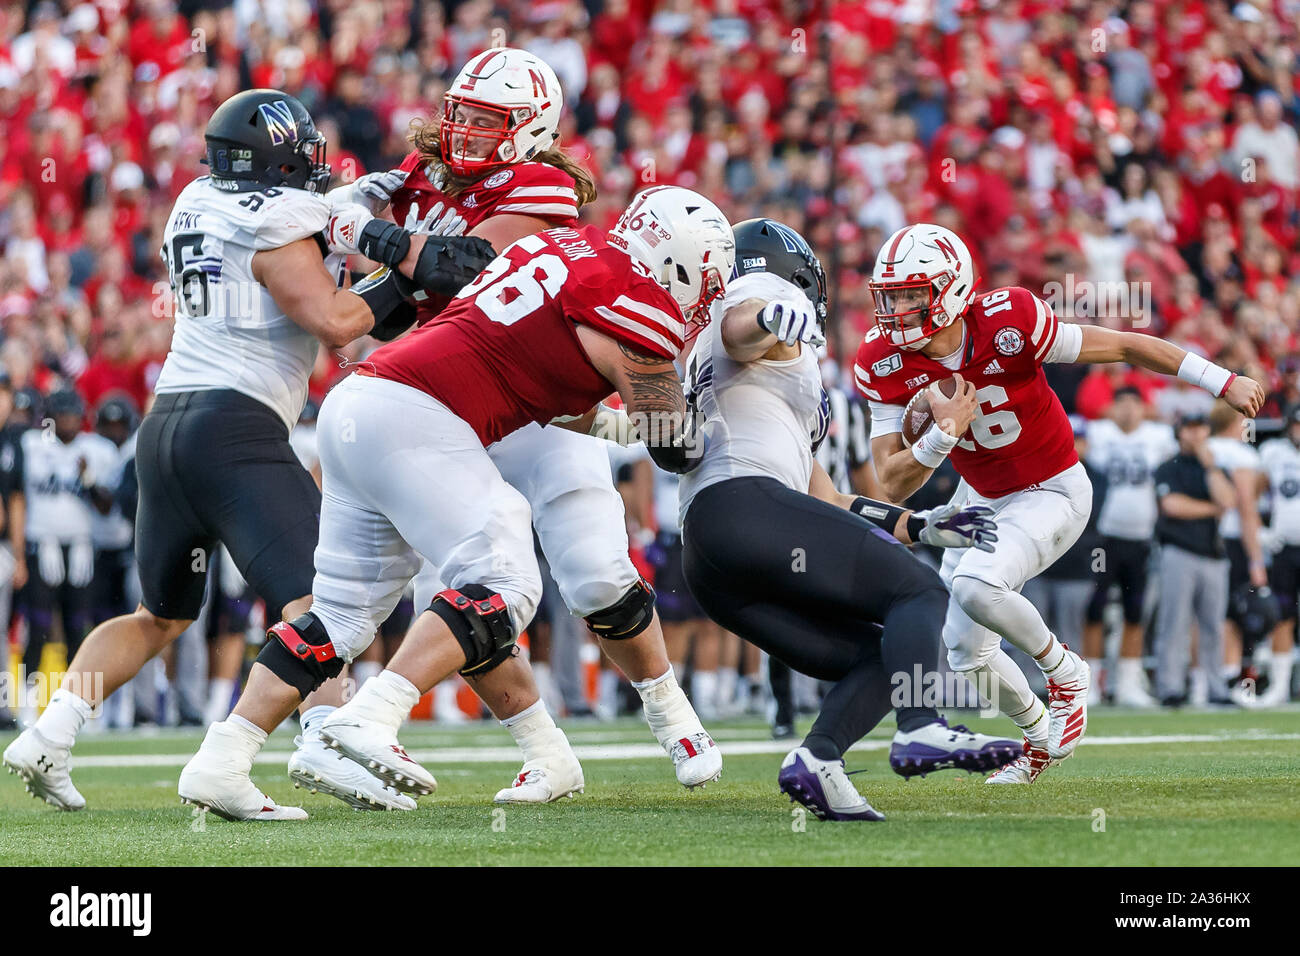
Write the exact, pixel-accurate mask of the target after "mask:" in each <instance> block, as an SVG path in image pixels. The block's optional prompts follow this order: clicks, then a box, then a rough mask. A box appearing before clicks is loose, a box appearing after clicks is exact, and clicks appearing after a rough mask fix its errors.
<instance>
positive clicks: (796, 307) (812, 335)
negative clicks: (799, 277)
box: [758, 299, 826, 345]
mask: <svg viewBox="0 0 1300 956" xmlns="http://www.w3.org/2000/svg"><path fill="white" fill-rule="evenodd" d="M758 324H759V326H760V327H761V328H762V329H764V330H766V331H768V332H771V333H772V334H773V335H775V336H776V337H777V339H778V340H779V341H781V342H782V343H784V344H786V345H794V343H796V342H807V343H809V344H810V345H825V344H826V336H824V335H823V334H822V332H821V329H819V328H818V327H817V313H816V311H815V309H814V307H813V304H812V303H811V302H809V301H808V300H807V299H803V300H795V299H787V300H783V301H777V302H769V303H768V304H767V305H765V306H763V311H762V312H760V313H758Z"/></svg>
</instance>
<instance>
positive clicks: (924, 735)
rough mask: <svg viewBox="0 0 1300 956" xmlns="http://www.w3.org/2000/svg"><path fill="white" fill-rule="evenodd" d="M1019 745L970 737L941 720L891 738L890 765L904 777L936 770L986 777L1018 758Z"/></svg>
mask: <svg viewBox="0 0 1300 956" xmlns="http://www.w3.org/2000/svg"><path fill="white" fill-rule="evenodd" d="M1023 752H1024V751H1023V748H1022V746H1021V744H1020V742H1019V741H1016V740H1004V739H1003V738H1001V737H989V736H987V735H985V734H976V733H972V732H971V731H970V730H969V729H968V728H966V727H963V726H962V725H961V724H956V725H955V726H952V727H949V726H948V722H947V721H946V720H944V719H943V718H942V717H940V718H939V719H938V720H936V721H934V722H933V723H929V724H926V725H925V726H924V727H918V728H917V729H916V730H913V731H910V732H908V733H903V732H902V731H901V730H900V731H898V733H896V734H894V744H893V746H892V747H890V748H889V765H890V766H891V767H893V768H894V773H896V774H898V775H900V776H903V777H915V776H916V775H918V774H919V775H921V776H922V777H924V776H925V775H926V774H927V773H934V771H936V770H950V769H951V770H968V771H970V772H971V773H988V772H989V771H990V770H997V769H998V768H999V767H1004V766H1006V765H1007V764H1009V763H1011V762H1012V761H1014V760H1015V759H1016V758H1018V757H1020V756H1021V754H1022V753H1023Z"/></svg>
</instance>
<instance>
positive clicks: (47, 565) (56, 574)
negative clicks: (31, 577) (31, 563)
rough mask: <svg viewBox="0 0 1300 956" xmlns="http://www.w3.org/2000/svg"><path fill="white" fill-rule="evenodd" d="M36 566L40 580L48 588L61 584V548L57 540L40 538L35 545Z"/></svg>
mask: <svg viewBox="0 0 1300 956" xmlns="http://www.w3.org/2000/svg"><path fill="white" fill-rule="evenodd" d="M36 565H37V569H38V570H39V571H40V573H41V580H42V581H44V582H45V583H46V584H48V585H49V586H50V587H52V588H56V587H58V586H59V585H60V584H62V583H63V547H62V546H61V545H60V544H59V539H58V538H42V539H41V541H40V543H39V544H37V545H36Z"/></svg>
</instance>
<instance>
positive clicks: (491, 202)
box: [391, 153, 578, 323]
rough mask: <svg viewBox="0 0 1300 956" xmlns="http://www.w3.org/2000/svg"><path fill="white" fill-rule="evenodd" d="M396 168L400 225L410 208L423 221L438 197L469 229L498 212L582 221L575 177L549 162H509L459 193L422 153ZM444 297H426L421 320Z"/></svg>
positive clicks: (572, 223) (551, 221)
mask: <svg viewBox="0 0 1300 956" xmlns="http://www.w3.org/2000/svg"><path fill="white" fill-rule="evenodd" d="M398 168H399V169H400V170H402V171H403V172H405V173H406V183H405V184H404V185H402V186H401V187H400V188H398V189H397V191H396V192H394V193H393V199H392V203H391V208H392V210H393V218H394V219H395V220H396V221H397V224H398V225H399V226H400V225H403V224H405V223H409V222H411V221H412V219H411V218H410V216H411V212H412V210H414V211H415V217H414V221H420V220H422V219H424V217H425V216H426V215H427V214H428V212H429V210H430V209H431V208H432V207H434V206H436V205H438V204H439V203H441V204H442V208H443V210H444V211H446V210H448V209H455V210H456V214H457V215H459V216H460V217H461V218H462V219H464V220H465V233H466V234H468V233H469V232H470V231H471V230H472V229H473V228H474V227H475V226H477V225H478V224H479V223H481V222H483V220H485V219H490V218H491V217H492V216H495V215H496V214H497V213H515V214H517V215H520V216H535V217H537V218H538V219H543V220H545V221H546V222H547V223H549V224H550V225H552V226H576V225H577V224H578V194H577V192H576V191H575V190H574V188H573V177H572V176H570V175H569V174H568V173H566V172H565V171H564V170H562V169H558V168H557V167H555V166H550V165H548V164H546V163H518V164H517V165H514V166H507V167H506V168H505V169H499V170H497V171H496V172H493V173H489V174H488V175H487V176H484V177H483V178H482V179H481V180H479V181H478V182H477V183H476V184H475V185H474V187H473V188H472V189H467V190H466V191H465V192H463V193H461V194H460V195H459V196H455V197H452V196H448V195H447V194H446V193H445V192H443V191H442V190H441V189H439V188H438V187H437V186H435V185H434V184H433V182H432V181H431V180H430V178H429V177H430V176H435V177H436V174H435V173H434V170H433V169H432V168H431V166H430V164H428V163H425V162H423V161H421V159H420V154H419V153H411V154H410V155H409V156H407V157H406V159H404V160H403V161H402V165H401V166H399V167H398ZM438 215H439V216H441V215H442V213H438ZM445 303H446V300H445V299H444V298H443V297H442V296H431V297H430V298H428V299H425V300H424V301H422V302H421V303H420V306H419V311H418V314H419V319H420V322H422V323H423V322H427V321H428V320H429V319H431V318H433V317H434V316H435V315H437V314H438V313H439V312H440V311H441V309H442V307H443V305H444V304H445Z"/></svg>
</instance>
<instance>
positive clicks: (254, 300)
mask: <svg viewBox="0 0 1300 956" xmlns="http://www.w3.org/2000/svg"><path fill="white" fill-rule="evenodd" d="M205 139H206V143H207V156H206V159H205V160H204V162H205V163H206V164H207V165H208V167H209V173H210V175H208V176H203V177H201V178H199V179H196V180H194V181H193V182H192V183H190V184H189V185H188V186H186V187H185V189H184V190H182V192H181V194H180V196H179V197H177V200H176V204H175V206H174V207H173V209H172V213H171V217H170V218H169V220H168V222H167V228H166V230H165V232H164V240H163V241H164V245H163V249H162V256H163V259H164V261H165V262H166V264H167V269H168V272H169V273H170V278H171V287H172V292H173V295H174V301H175V312H176V327H175V331H174V333H173V337H172V346H171V351H170V352H169V354H168V356H167V359H166V362H165V363H164V365H163V369H162V372H161V373H160V375H159V378H158V383H157V386H156V389H155V391H156V395H155V399H154V402H153V405H152V408H151V409H150V411H149V414H148V415H146V417H145V419H144V421H143V422H142V423H141V426H140V430H139V434H138V438H137V449H136V470H137V474H138V478H139V507H138V511H137V515H136V548H137V558H138V561H139V570H140V586H141V595H142V597H141V602H140V606H139V607H138V608H137V609H136V610H135V612H134V613H132V614H128V615H124V616H122V617H117V618H114V619H113V620H110V621H107V622H105V623H104V624H101V625H100V626H99V627H97V628H95V630H94V631H92V632H91V634H90V635H89V636H88V637H87V639H86V641H85V643H84V644H83V645H82V648H81V650H80V651H79V652H78V653H77V655H76V657H75V658H74V659H73V661H72V663H71V665H70V666H69V672H70V673H69V679H68V680H67V681H65V683H64V685H63V687H61V688H60V689H59V690H58V691H57V692H56V693H55V695H54V696H53V698H52V700H51V702H50V705H49V706H48V707H47V708H46V710H45V712H44V713H43V714H42V715H41V717H40V720H39V721H38V722H37V723H36V725H35V726H34V727H31V728H29V729H28V730H26V731H25V732H24V733H23V734H22V735H21V736H20V737H18V739H17V740H15V741H14V742H13V743H12V744H10V745H9V747H8V748H7V749H6V750H5V752H4V758H3V759H4V762H5V764H6V765H7V766H8V767H9V768H10V769H11V770H14V771H15V772H17V773H18V774H20V775H21V776H22V777H23V779H24V780H25V781H26V783H27V786H28V788H29V789H30V790H31V791H32V792H33V793H34V794H35V795H36V796H38V797H41V798H43V799H45V800H46V801H47V802H48V803H51V804H53V805H54V806H56V807H58V808H60V809H63V810H79V809H81V808H82V807H84V806H85V800H84V798H83V797H82V796H81V794H80V793H78V792H77V789H76V787H75V786H73V783H72V778H71V776H70V774H69V770H68V754H69V750H70V749H71V747H72V745H73V743H74V742H75V740H76V736H77V733H78V732H79V731H80V729H81V727H82V726H83V724H84V723H85V721H86V719H87V718H88V717H89V716H91V713H92V710H93V708H94V707H96V706H98V705H99V704H100V703H101V702H102V700H103V698H104V696H106V695H108V694H111V693H112V692H113V691H114V690H116V689H117V688H118V687H120V686H121V685H122V684H123V683H125V682H126V681H127V680H129V679H130V678H131V677H132V676H134V675H135V674H136V672H137V671H139V670H140V668H141V667H142V666H143V665H144V664H145V662H146V661H148V660H149V659H150V658H152V657H153V656H154V655H155V654H157V653H158V652H159V651H161V650H162V649H163V648H164V647H166V646H167V645H168V644H170V643H171V642H172V641H174V640H175V639H176V637H177V636H179V635H180V633H181V632H182V631H184V630H185V628H186V627H188V626H189V624H190V623H191V622H192V621H193V620H194V618H195V617H197V616H198V612H199V608H200V606H201V604H202V601H203V592H204V585H205V579H206V574H207V567H208V564H209V562H210V560H211V559H212V558H214V557H215V555H216V547H217V544H218V543H219V542H220V543H224V544H225V545H226V546H227V548H229V550H230V554H231V556H232V557H233V558H234V561H235V564H236V566H237V567H238V568H239V570H240V572H241V573H242V574H243V576H244V577H245V578H246V579H247V580H248V582H249V583H250V584H252V585H253V587H254V588H255V589H256V591H257V592H258V593H259V594H260V595H261V596H262V598H263V600H264V601H265V602H266V605H267V616H268V617H270V618H271V619H272V620H275V619H277V618H280V617H287V618H293V617H295V616H297V615H298V614H300V613H302V612H303V611H305V610H306V609H307V607H308V606H309V605H310V601H311V597H310V595H311V583H312V574H313V564H312V555H313V552H314V550H315V546H316V539H317V527H318V522H319V515H320V501H321V496H320V492H319V491H318V490H317V488H316V485H315V483H314V482H313V481H312V479H311V476H310V475H308V473H307V472H306V471H305V470H304V469H303V467H302V465H301V464H299V462H298V460H297V458H296V457H295V456H294V453H293V449H292V448H291V447H290V445H289V441H288V436H289V429H290V427H291V426H292V425H293V423H294V422H295V421H296V420H297V418H298V413H299V410H300V409H301V408H302V405H303V402H304V400H305V399H306V397H307V380H308V377H309V376H310V374H311V370H312V366H313V364H314V362H315V359H316V352H317V349H318V348H319V345H320V344H321V343H323V344H324V345H325V346H326V347H328V348H331V349H333V348H340V347H342V346H343V345H345V344H346V343H348V342H350V341H352V340H353V339H355V338H357V337H359V336H361V335H365V334H367V333H369V334H371V335H373V336H375V337H376V338H380V339H386V338H393V337H395V336H396V335H398V334H400V333H401V332H402V331H405V329H406V328H408V327H409V326H410V324H411V323H412V322H413V321H414V310H413V308H412V307H410V306H409V305H407V304H406V302H405V300H404V298H403V295H402V293H401V292H400V291H398V284H399V280H398V278H397V275H396V271H395V270H396V269H397V267H399V266H400V268H401V269H402V271H403V272H404V273H405V274H407V275H408V276H412V277H415V278H416V279H417V281H418V282H419V284H420V286H422V287H424V288H427V289H434V290H438V291H450V292H455V291H456V290H458V289H459V288H460V287H461V286H462V285H463V284H464V283H465V282H468V281H469V280H470V279H472V278H473V277H474V276H475V275H477V273H478V272H479V271H480V269H481V268H482V266H483V265H485V264H486V263H487V262H488V261H490V259H491V258H492V256H491V254H490V248H489V249H485V248H484V247H485V246H486V243H483V242H482V241H481V240H477V239H438V238H433V237H424V236H420V237H412V236H411V234H410V233H408V232H407V231H406V230H403V229H400V228H398V227H397V226H394V225H392V224H391V223H389V224H387V225H386V227H385V226H382V225H377V226H375V227H372V228H370V229H367V230H365V231H364V232H363V233H362V234H360V235H352V236H350V237H349V238H350V239H351V240H353V241H354V246H353V248H358V249H364V251H365V253H366V255H367V256H368V257H369V258H371V259H373V260H375V261H379V262H383V263H384V264H385V265H387V266H391V267H393V270H379V271H378V272H376V273H374V274H372V275H371V276H368V277H366V279H365V280H363V281H361V282H359V283H356V284H354V285H352V286H351V287H348V286H347V283H346V275H345V272H344V265H345V257H344V256H343V255H341V254H337V253H333V252H331V251H330V249H329V247H328V243H327V242H326V241H325V240H323V239H322V238H321V236H320V234H321V233H322V231H326V232H330V233H333V232H336V231H337V230H338V229H341V228H342V229H345V228H346V223H343V224H341V225H340V224H338V223H336V222H335V220H336V219H337V216H335V215H334V213H333V211H332V208H331V204H330V203H329V202H328V201H327V200H326V199H325V197H324V195H323V194H322V193H323V190H324V186H325V185H326V183H327V182H328V180H329V175H330V171H329V165H328V163H326V161H325V149H326V144H325V140H324V137H323V136H322V135H321V134H320V133H319V131H317V129H316V126H315V124H314V123H313V122H312V118H311V116H310V114H308V112H307V110H306V108H305V107H303V105H302V104H301V103H300V102H298V100H296V99H295V98H294V97H292V96H290V95H288V94H286V93H283V92H280V91H279V90H249V91H246V92H243V93H238V94H236V95H235V96H232V97H231V98H230V99H228V100H226V102H225V103H223V104H222V105H221V106H220V107H218V108H217V110H216V111H215V112H214V113H213V115H212V118H211V120H210V121H209V123H208V126H207V129H206V131H205ZM320 693H321V694H322V695H323V697H322V698H318V699H317V700H311V701H307V702H305V704H304V710H305V713H304V738H307V740H308V743H309V745H310V723H311V705H312V704H313V703H317V702H319V701H320V700H323V701H325V702H341V688H340V687H339V686H338V684H337V683H336V684H335V685H334V686H333V687H332V688H331V687H323V688H321V692H320ZM249 727H252V725H251V724H249V725H248V726H247V727H245V726H242V725H240V724H239V723H238V720H237V719H236V718H233V717H232V718H231V719H229V720H227V721H224V722H222V723H221V724H216V725H214V727H213V731H215V732H217V733H219V734H220V733H224V734H227V735H231V736H238V735H239V734H241V733H244V734H247V733H251V732H252V731H250V730H249ZM253 730H256V728H253ZM213 731H210V733H211V732H213ZM258 732H259V733H260V731H258ZM294 759H295V761H296V763H297V764H298V767H299V770H300V771H301V772H303V773H308V774H310V775H311V776H312V778H325V779H328V780H329V781H330V786H331V788H333V789H336V790H337V791H339V793H338V794H337V795H340V796H345V797H346V798H349V799H350V802H352V803H353V804H354V805H355V806H358V807H383V808H390V809H413V808H414V802H413V801H411V800H410V799H409V798H406V797H405V796H402V795H399V794H397V793H394V792H392V791H390V790H388V789H386V788H384V787H383V786H382V784H381V783H379V782H378V781H376V780H374V779H373V778H372V777H371V776H370V775H369V774H368V773H366V772H365V771H364V770H362V769H361V768H360V767H358V766H356V765H352V764H348V763H346V762H343V761H339V760H338V759H337V756H336V755H334V754H330V753H327V752H326V751H325V750H324V748H323V747H310V746H309V747H308V748H304V749H303V750H300V751H299V752H298V753H297V754H295V758H294ZM315 782H316V783H317V785H318V786H322V788H324V787H323V783H324V780H316V781H315ZM212 809H214V810H216V811H217V812H218V813H221V814H222V815H225V816H229V817H231V818H234V819H254V820H274V819H302V818H305V817H306V814H305V813H303V812H302V811H301V810H297V809H296V808H282V807H279V806H277V805H276V803H275V801H274V800H272V799H271V798H270V797H268V796H266V795H264V794H263V793H261V791H260V790H258V789H257V788H256V787H254V786H253V785H252V784H251V782H248V783H247V786H246V787H245V788H243V789H242V790H241V791H240V792H239V793H238V794H237V795H236V796H233V797H232V798H231V799H230V800H229V801H227V802H226V803H225V804H224V805H222V806H220V807H213V808H212Z"/></svg>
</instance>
